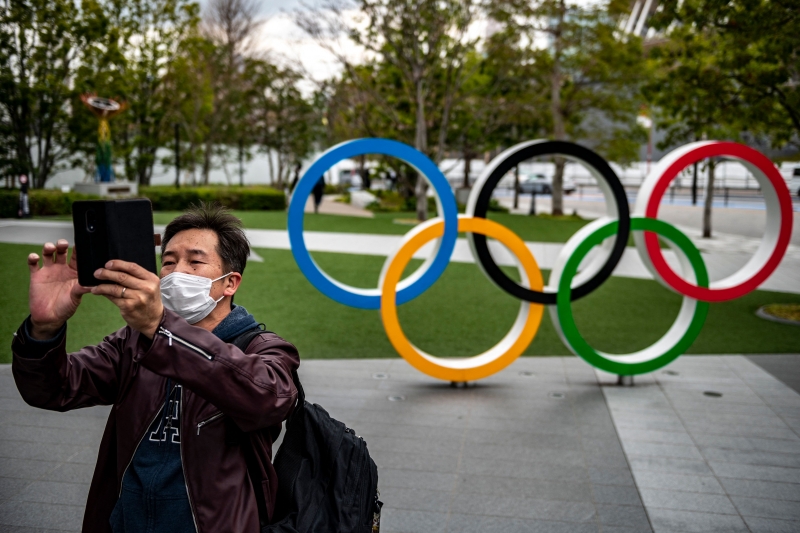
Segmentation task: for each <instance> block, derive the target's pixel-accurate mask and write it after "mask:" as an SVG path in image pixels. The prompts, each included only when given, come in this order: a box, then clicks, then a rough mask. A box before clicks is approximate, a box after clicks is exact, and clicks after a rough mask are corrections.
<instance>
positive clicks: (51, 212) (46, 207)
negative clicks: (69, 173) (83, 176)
mask: <svg viewBox="0 0 800 533" xmlns="http://www.w3.org/2000/svg"><path fill="white" fill-rule="evenodd" d="M99 199H100V198H99V197H98V196H92V195H88V194H79V193H74V192H68V193H63V192H61V191H54V190H48V189H31V190H29V191H28V201H29V202H30V208H31V215H32V216H35V217H44V216H56V215H72V202H75V201H78V200H99ZM18 210H19V190H17V189H0V218H16V216H17V213H18Z"/></svg>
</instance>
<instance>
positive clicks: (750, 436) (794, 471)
mask: <svg viewBox="0 0 800 533" xmlns="http://www.w3.org/2000/svg"><path fill="white" fill-rule="evenodd" d="M753 359H755V357H754V358H753ZM796 364H800V359H796V363H795V365H796ZM666 370H667V372H669V373H667V372H665V371H661V372H657V373H655V374H652V375H648V376H643V377H640V378H637V380H636V386H635V387H633V388H629V389H627V388H626V389H621V388H617V387H603V393H604V394H605V397H606V401H607V403H608V406H609V408H610V410H611V413H612V417H613V419H614V424H615V426H616V427H617V431H618V433H619V436H620V440H621V441H622V446H623V448H624V450H625V454H626V456H627V458H628V462H629V464H630V466H631V470H632V471H633V476H634V479H635V480H636V485H637V487H638V489H639V493H640V495H641V497H642V501H643V502H644V504H645V506H646V508H647V513H648V516H649V518H650V522H651V525H652V527H653V529H654V530H655V531H656V532H657V533H658V532H661V531H693V532H694V531H696V532H709V531H719V532H733V531H752V532H768V531H769V532H783V531H800V437H799V436H798V433H800V395H798V394H797V393H796V392H795V391H794V390H792V389H791V388H789V387H788V386H786V385H784V384H783V383H781V382H780V381H778V380H776V379H775V378H774V377H773V376H771V375H770V374H768V373H767V372H766V371H764V370H763V369H762V368H760V367H759V366H758V365H756V364H754V363H753V362H752V361H751V360H749V359H747V358H745V357H735V356H728V357H682V358H680V359H679V360H678V361H676V362H675V363H673V364H672V365H670V366H669V367H668V369H666ZM598 374H599V376H600V380H601V382H612V381H613V379H614V378H613V377H612V376H608V375H606V376H603V375H602V374H601V373H598ZM709 392H710V393H721V394H722V396H719V397H718V396H716V395H712V396H709V395H707V394H706V393H709Z"/></svg>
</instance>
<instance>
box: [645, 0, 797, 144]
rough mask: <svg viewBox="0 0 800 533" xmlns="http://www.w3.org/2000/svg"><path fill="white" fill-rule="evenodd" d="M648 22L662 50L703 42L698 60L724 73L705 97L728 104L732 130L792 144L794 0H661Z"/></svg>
mask: <svg viewBox="0 0 800 533" xmlns="http://www.w3.org/2000/svg"><path fill="white" fill-rule="evenodd" d="M652 24H653V26H654V27H655V28H656V29H659V30H661V31H662V32H663V33H664V37H665V38H666V43H665V46H666V47H667V49H675V48H683V49H685V50H687V51H691V50H693V49H695V48H696V47H698V46H700V45H699V44H698V41H699V40H705V41H707V42H708V43H710V45H709V47H708V48H707V49H706V50H705V51H706V54H705V61H706V63H707V64H708V65H709V68H713V69H714V70H715V71H717V72H718V73H719V76H721V77H723V78H725V80H726V83H725V84H724V86H721V87H719V89H720V90H721V91H723V92H722V94H719V95H716V98H714V99H713V100H710V101H711V102H714V105H716V103H717V101H718V100H720V99H721V100H723V101H728V102H736V105H737V108H736V114H735V118H736V122H737V124H738V128H739V129H740V131H743V132H747V133H748V134H749V135H751V136H753V137H761V138H763V139H765V140H766V141H767V142H768V143H769V144H770V145H772V146H774V147H782V146H784V145H786V144H787V143H792V144H794V145H795V146H796V147H797V146H800V69H798V61H800V9H798V4H797V2H796V1H795V0H734V1H723V0H686V1H682V2H679V1H678V0H667V1H666V2H661V9H660V12H659V13H658V14H657V15H656V16H655V17H654V18H653V20H652Z"/></svg>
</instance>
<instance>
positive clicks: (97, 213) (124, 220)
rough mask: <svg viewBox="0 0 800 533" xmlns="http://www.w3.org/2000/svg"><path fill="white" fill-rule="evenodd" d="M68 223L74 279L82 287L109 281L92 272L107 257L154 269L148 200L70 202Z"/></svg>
mask: <svg viewBox="0 0 800 533" xmlns="http://www.w3.org/2000/svg"><path fill="white" fill-rule="evenodd" d="M72 225H73V227H74V229H75V248H76V250H77V255H78V283H80V284H81V285H83V286H84V287H92V286H95V285H99V284H101V283H113V282H111V281H105V280H100V279H97V278H95V277H94V272H95V271H96V270H97V269H98V268H102V267H104V266H105V264H106V263H107V262H108V261H110V260H111V259H121V260H123V261H128V262H131V263H136V264H137V265H139V266H141V267H143V268H145V269H146V270H149V271H150V272H152V273H154V274H157V273H158V272H157V271H156V247H155V240H154V236H153V235H154V232H153V205H152V204H151V203H150V200H148V199H146V198H142V199H140V198H137V199H135V200H90V201H79V202H73V203H72Z"/></svg>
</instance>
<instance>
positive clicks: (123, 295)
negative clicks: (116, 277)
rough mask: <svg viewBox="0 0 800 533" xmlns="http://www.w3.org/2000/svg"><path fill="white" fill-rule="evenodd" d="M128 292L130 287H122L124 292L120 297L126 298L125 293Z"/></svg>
mask: <svg viewBox="0 0 800 533" xmlns="http://www.w3.org/2000/svg"><path fill="white" fill-rule="evenodd" d="M127 290H128V287H122V292H121V293H120V295H119V297H120V298H125V291H127Z"/></svg>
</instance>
